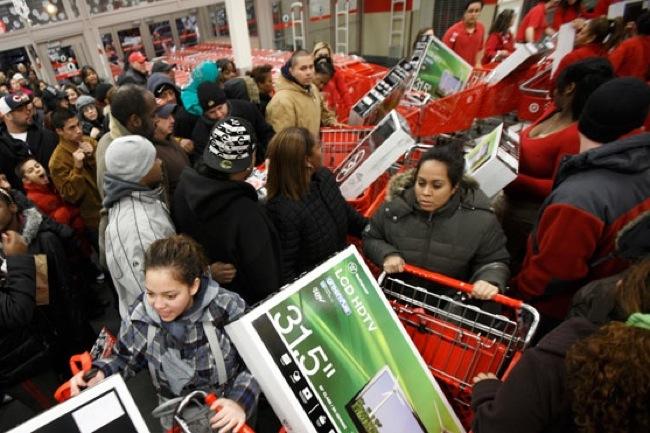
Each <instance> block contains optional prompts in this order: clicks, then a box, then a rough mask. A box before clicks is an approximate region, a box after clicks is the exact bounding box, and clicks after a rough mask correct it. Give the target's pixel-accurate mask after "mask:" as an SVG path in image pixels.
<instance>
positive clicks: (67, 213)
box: [23, 182, 86, 233]
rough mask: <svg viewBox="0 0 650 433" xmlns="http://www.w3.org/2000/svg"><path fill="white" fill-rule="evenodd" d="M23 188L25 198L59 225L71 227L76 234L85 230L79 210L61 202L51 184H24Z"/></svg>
mask: <svg viewBox="0 0 650 433" xmlns="http://www.w3.org/2000/svg"><path fill="white" fill-rule="evenodd" d="M23 187H24V188H25V192H26V194H27V198H28V199H30V200H31V201H32V202H33V203H34V204H35V205H36V207H38V209H39V210H40V211H41V212H43V213H44V214H45V215H47V216H49V217H50V218H52V219H53V220H54V221H56V222H57V223H59V224H65V225H67V226H70V227H72V228H73V229H74V230H75V231H76V232H78V233H81V232H83V231H84V230H85V227H86V225H85V224H84V221H83V219H82V218H81V214H80V212H79V208H77V207H75V206H73V205H71V204H70V203H66V202H65V201H63V199H62V198H61V196H60V195H59V193H58V192H57V191H56V189H54V185H52V183H47V184H45V185H39V184H36V183H32V182H24V183H23Z"/></svg>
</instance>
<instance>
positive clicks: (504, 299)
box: [404, 264, 524, 309]
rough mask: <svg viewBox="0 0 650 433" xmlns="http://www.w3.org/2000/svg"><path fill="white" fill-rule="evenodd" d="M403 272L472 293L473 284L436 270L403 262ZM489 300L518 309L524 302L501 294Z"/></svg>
mask: <svg viewBox="0 0 650 433" xmlns="http://www.w3.org/2000/svg"><path fill="white" fill-rule="evenodd" d="M404 272H407V273H409V274H411V275H415V276H416V277H420V278H424V279H425V280H429V281H433V282H436V283H439V284H442V285H444V286H447V287H451V288H452V289H457V290H459V291H461V292H465V293H472V290H474V285H473V284H470V283H466V282H464V281H460V280H457V279H455V278H450V277H448V276H446V275H442V274H439V273H437V272H431V271H428V270H426V269H422V268H418V267H417V266H413V265H409V264H405V265H404ZM491 301H494V302H497V303H499V304H502V305H505V306H506V307H510V308H514V309H520V308H521V307H522V305H524V302H523V301H521V300H519V299H514V298H509V297H508V296H505V295H501V294H497V295H494V297H492V299H491Z"/></svg>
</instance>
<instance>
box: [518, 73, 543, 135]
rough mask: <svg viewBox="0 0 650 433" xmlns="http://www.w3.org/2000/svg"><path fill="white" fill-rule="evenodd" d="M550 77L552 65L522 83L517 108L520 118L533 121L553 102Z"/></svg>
mask: <svg viewBox="0 0 650 433" xmlns="http://www.w3.org/2000/svg"><path fill="white" fill-rule="evenodd" d="M550 78H551V67H550V66H547V67H546V68H545V69H542V70H540V71H539V72H538V73H537V74H535V75H534V76H532V77H531V78H529V79H528V80H526V81H524V82H523V83H521V85H520V86H519V91H520V92H521V99H520V101H519V107H518V110H517V115H518V116H519V119H521V120H528V121H531V122H533V121H535V120H537V119H538V118H539V117H540V116H541V115H542V113H544V112H545V111H546V109H547V108H548V107H549V105H550V104H551V102H552V99H551V90H550V86H551V83H550Z"/></svg>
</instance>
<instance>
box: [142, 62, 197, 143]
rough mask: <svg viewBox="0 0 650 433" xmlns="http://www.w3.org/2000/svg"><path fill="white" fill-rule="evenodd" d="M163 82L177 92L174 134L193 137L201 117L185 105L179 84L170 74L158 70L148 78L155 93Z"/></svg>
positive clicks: (148, 84) (151, 90)
mask: <svg viewBox="0 0 650 433" xmlns="http://www.w3.org/2000/svg"><path fill="white" fill-rule="evenodd" d="M163 84H167V85H169V86H171V87H172V88H173V89H174V92H175V93H176V108H174V112H173V113H172V115H173V116H174V121H175V123H174V135H175V136H176V137H181V138H192V131H193V130H194V125H196V121H197V120H198V119H199V117H198V116H196V115H194V114H192V113H189V112H188V111H187V110H185V107H183V101H182V99H181V91H180V90H179V89H178V86H176V84H175V83H174V82H173V81H172V80H171V78H169V75H167V74H165V73H162V72H156V73H154V74H151V76H150V77H149V78H148V79H147V90H149V91H150V92H151V93H154V94H155V91H156V89H158V88H159V87H160V86H162V85H163Z"/></svg>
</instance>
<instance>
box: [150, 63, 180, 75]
mask: <svg viewBox="0 0 650 433" xmlns="http://www.w3.org/2000/svg"><path fill="white" fill-rule="evenodd" d="M175 67H176V63H173V64H171V65H170V64H169V63H167V62H163V61H158V62H156V63H154V64H153V65H152V66H151V73H152V74H154V73H156V72H169V71H171V70H172V69H174V68H175Z"/></svg>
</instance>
